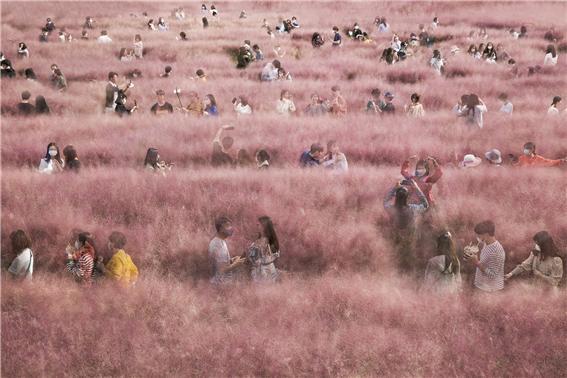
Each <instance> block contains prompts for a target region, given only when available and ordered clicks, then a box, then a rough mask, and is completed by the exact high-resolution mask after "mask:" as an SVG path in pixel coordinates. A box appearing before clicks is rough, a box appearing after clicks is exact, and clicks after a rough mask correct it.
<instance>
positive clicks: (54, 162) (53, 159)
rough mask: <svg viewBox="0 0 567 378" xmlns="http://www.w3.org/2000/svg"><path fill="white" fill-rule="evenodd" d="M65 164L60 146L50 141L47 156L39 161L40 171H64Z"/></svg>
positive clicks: (47, 172)
mask: <svg viewBox="0 0 567 378" xmlns="http://www.w3.org/2000/svg"><path fill="white" fill-rule="evenodd" d="M64 166H65V163H64V162H63V159H61V154H60V153H59V147H58V146H57V144H56V143H54V142H51V143H49V144H48V145H47V153H46V154H45V157H44V158H43V159H41V161H40V162H39V172H40V173H46V174H51V173H59V172H62V171H63V167H64Z"/></svg>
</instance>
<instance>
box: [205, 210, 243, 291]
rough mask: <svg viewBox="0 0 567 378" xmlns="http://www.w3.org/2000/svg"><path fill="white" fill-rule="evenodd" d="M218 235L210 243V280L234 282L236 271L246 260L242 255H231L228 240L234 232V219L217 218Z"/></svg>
mask: <svg viewBox="0 0 567 378" xmlns="http://www.w3.org/2000/svg"><path fill="white" fill-rule="evenodd" d="M215 230H216V235H215V237H214V238H213V239H212V240H211V242H210V243H209V249H208V254H209V262H210V264H211V267H212V273H213V274H212V277H211V279H210V282H211V283H212V284H215V285H223V284H228V283H231V282H234V280H235V278H236V275H235V271H236V270H237V269H238V268H240V267H241V266H242V265H244V263H245V262H246V259H243V258H241V257H240V256H235V257H230V253H229V251H228V245H227V243H226V240H227V239H228V238H230V237H231V236H232V234H233V228H232V221H231V220H230V218H228V217H226V216H222V217H219V218H217V219H216V220H215Z"/></svg>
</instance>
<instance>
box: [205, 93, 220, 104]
mask: <svg viewBox="0 0 567 378" xmlns="http://www.w3.org/2000/svg"><path fill="white" fill-rule="evenodd" d="M206 97H207V98H208V99H209V101H211V104H210V105H209V106H210V107H213V106H214V107H216V106H217V100H216V99H215V96H213V95H212V94H208V95H207V96H206Z"/></svg>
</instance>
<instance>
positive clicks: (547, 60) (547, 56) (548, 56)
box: [543, 53, 559, 66]
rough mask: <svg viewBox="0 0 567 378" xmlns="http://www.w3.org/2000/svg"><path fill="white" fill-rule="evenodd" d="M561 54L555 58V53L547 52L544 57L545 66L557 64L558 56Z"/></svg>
mask: <svg viewBox="0 0 567 378" xmlns="http://www.w3.org/2000/svg"><path fill="white" fill-rule="evenodd" d="M558 56H559V55H557V54H556V55H555V58H554V57H553V55H551V53H548V54H545V58H544V59H543V65H544V66H555V65H556V64H557V57H558Z"/></svg>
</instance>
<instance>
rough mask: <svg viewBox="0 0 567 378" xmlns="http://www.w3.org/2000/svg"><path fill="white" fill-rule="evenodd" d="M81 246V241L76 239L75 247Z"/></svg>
mask: <svg viewBox="0 0 567 378" xmlns="http://www.w3.org/2000/svg"><path fill="white" fill-rule="evenodd" d="M80 248H81V243H79V241H78V240H76V241H75V249H80Z"/></svg>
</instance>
